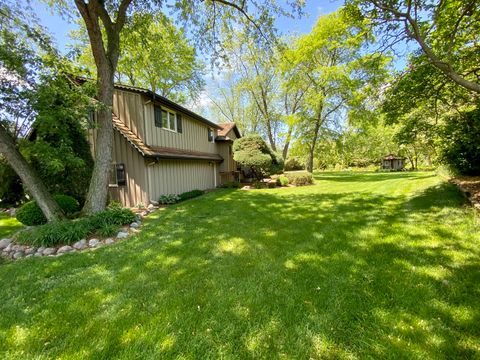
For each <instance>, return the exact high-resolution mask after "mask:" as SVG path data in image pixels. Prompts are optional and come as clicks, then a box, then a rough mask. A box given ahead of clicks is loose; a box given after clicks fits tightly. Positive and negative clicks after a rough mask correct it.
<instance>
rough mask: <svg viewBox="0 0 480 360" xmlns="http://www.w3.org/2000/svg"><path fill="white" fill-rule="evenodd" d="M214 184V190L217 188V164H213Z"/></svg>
mask: <svg viewBox="0 0 480 360" xmlns="http://www.w3.org/2000/svg"><path fill="white" fill-rule="evenodd" d="M213 184H214V188H215V189H216V188H217V163H216V162H215V161H214V162H213Z"/></svg>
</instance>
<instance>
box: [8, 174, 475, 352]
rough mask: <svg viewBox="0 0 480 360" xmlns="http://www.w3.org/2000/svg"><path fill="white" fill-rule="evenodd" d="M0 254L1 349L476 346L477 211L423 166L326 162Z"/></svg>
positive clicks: (325, 349)
mask: <svg viewBox="0 0 480 360" xmlns="http://www.w3.org/2000/svg"><path fill="white" fill-rule="evenodd" d="M316 179H317V181H316V185H314V186H309V187H303V188H283V189H275V190H253V191H241V190H236V191H235V190H220V191H216V192H213V193H209V194H208V195H205V196H203V197H201V198H197V199H194V200H192V201H188V202H185V203H182V204H179V205H177V206H172V207H170V208H168V209H166V210H163V211H158V212H157V213H155V214H154V215H153V216H152V217H151V219H150V220H149V221H148V223H147V224H146V226H145V227H144V230H143V231H142V233H141V234H140V235H139V236H137V237H136V238H134V239H132V240H128V241H126V242H123V243H118V244H116V245H113V246H110V247H104V248H101V249H98V250H95V251H90V252H84V253H75V254H67V255H64V256H62V257H58V258H31V259H26V260H21V261H18V262H10V263H7V264H3V265H1V266H0V279H2V280H1V282H0V294H1V299H0V358H1V359H46V358H62V359H85V358H92V359H110V358H122V359H170V358H178V359H198V358H211V359H217V358H237V359H249V358H250V359H254V358H255V359H259V358H264V359H292V358H295V359H309V358H311V359H365V358H375V359H379V358H382V359H386V358H401V359H454V358H458V359H467V358H480V258H479V255H480V235H479V230H480V226H479V225H478V217H475V215H474V214H473V212H472V210H471V209H469V208H467V207H465V206H464V205H463V204H464V199H463V198H462V196H461V195H460V194H459V193H458V191H457V190H456V189H455V188H452V186H450V185H448V184H445V183H443V182H442V181H441V179H439V178H438V177H436V176H435V175H434V174H433V173H392V174H372V173H355V174H340V173H322V174H319V175H317V176H316Z"/></svg>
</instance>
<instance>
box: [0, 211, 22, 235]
mask: <svg viewBox="0 0 480 360" xmlns="http://www.w3.org/2000/svg"><path fill="white" fill-rule="evenodd" d="M21 228H22V224H20V223H19V222H18V221H17V219H15V218H14V217H11V216H10V215H8V214H5V213H3V212H0V239H3V238H6V237H9V236H11V235H13V233H14V232H15V231H17V230H20V229H21Z"/></svg>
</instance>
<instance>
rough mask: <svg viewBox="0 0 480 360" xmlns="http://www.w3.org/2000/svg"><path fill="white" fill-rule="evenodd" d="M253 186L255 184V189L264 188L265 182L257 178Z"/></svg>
mask: <svg viewBox="0 0 480 360" xmlns="http://www.w3.org/2000/svg"><path fill="white" fill-rule="evenodd" d="M253 186H255V189H265V188H266V187H267V184H265V183H264V182H263V181H259V180H257V181H255V182H254V183H253Z"/></svg>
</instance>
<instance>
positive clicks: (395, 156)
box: [383, 154, 405, 160]
mask: <svg viewBox="0 0 480 360" xmlns="http://www.w3.org/2000/svg"><path fill="white" fill-rule="evenodd" d="M403 159H405V158H404V157H403V156H397V155H395V154H388V155H387V156H385V157H384V158H383V160H403Z"/></svg>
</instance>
